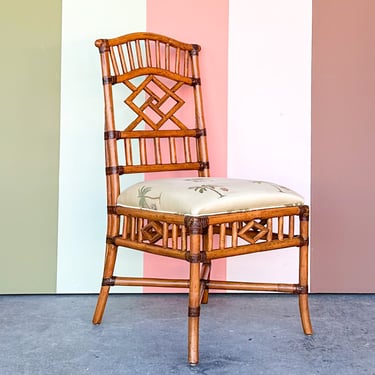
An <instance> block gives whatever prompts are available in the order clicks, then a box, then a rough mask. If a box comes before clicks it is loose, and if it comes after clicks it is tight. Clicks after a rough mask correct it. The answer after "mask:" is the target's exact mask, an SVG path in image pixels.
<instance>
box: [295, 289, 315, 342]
mask: <svg viewBox="0 0 375 375" xmlns="http://www.w3.org/2000/svg"><path fill="white" fill-rule="evenodd" d="M298 299H299V310H300V315H301V322H302V328H303V332H304V333H305V335H312V334H313V330H312V326H311V320H310V312H309V301H308V295H307V294H305V293H304V294H300V295H299V296H298Z"/></svg>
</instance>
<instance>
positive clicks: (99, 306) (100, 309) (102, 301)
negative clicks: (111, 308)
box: [92, 286, 110, 324]
mask: <svg viewBox="0 0 375 375" xmlns="http://www.w3.org/2000/svg"><path fill="white" fill-rule="evenodd" d="M109 288H110V287H109V286H102V287H101V289H100V293H99V297H98V301H97V303H96V308H95V312H94V316H93V318H92V322H93V324H100V323H101V322H102V319H103V314H104V309H105V305H106V303H107V299H108V294H109Z"/></svg>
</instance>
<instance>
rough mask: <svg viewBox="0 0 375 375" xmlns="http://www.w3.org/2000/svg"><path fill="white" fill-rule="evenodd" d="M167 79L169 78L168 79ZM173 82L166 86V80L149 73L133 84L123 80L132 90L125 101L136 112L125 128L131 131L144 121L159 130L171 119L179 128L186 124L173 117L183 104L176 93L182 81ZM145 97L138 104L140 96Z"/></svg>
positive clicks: (183, 127)
mask: <svg viewBox="0 0 375 375" xmlns="http://www.w3.org/2000/svg"><path fill="white" fill-rule="evenodd" d="M168 81H169V80H168ZM170 82H173V83H172V84H171V87H168V85H167V80H165V82H164V83H163V82H162V81H161V79H159V78H157V77H155V76H153V75H150V76H148V77H147V78H146V79H144V80H143V82H142V83H141V84H139V85H138V86H135V85H134V84H132V83H131V82H130V81H126V82H124V84H126V86H128V88H129V89H131V90H132V91H133V92H132V93H131V94H130V95H129V96H128V98H127V99H126V100H125V103H126V104H127V105H128V106H129V107H130V108H131V109H132V110H133V111H134V112H135V113H136V114H137V117H136V119H135V120H134V121H132V122H131V123H130V125H129V126H128V127H127V128H126V129H125V130H126V131H131V130H134V129H135V128H136V126H137V125H138V124H139V123H141V122H142V121H144V122H145V123H147V124H148V125H149V126H150V127H151V128H152V129H153V130H159V129H160V128H161V127H162V126H163V125H164V124H165V123H166V122H167V121H172V122H173V123H174V124H175V125H177V127H178V128H179V129H186V126H185V125H184V124H183V123H182V122H181V121H180V120H179V119H178V118H177V117H175V113H176V112H177V111H178V110H179V109H180V108H181V107H182V106H183V105H184V103H185V101H184V100H183V99H182V98H181V97H180V96H178V95H177V94H176V91H177V90H178V89H179V88H180V87H181V86H182V85H183V82H175V81H170ZM143 96H144V97H145V100H144V102H143V103H142V104H138V103H139V100H140V98H141V97H143Z"/></svg>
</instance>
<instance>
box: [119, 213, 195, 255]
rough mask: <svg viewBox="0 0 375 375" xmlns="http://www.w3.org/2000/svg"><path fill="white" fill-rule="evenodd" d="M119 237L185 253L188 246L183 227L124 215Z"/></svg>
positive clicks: (187, 238)
mask: <svg viewBox="0 0 375 375" xmlns="http://www.w3.org/2000/svg"><path fill="white" fill-rule="evenodd" d="M121 237H122V238H123V239H126V240H131V241H134V242H137V243H143V244H147V245H149V244H151V245H154V246H158V247H160V248H165V249H172V250H178V251H181V252H186V251H187V249H188V248H189V246H190V242H189V236H188V235H187V229H186V226H185V225H178V224H170V223H167V222H163V221H159V220H149V219H144V218H136V217H134V216H131V215H124V216H123V221H122V231H121Z"/></svg>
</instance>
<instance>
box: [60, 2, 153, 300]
mask: <svg viewBox="0 0 375 375" xmlns="http://www.w3.org/2000/svg"><path fill="white" fill-rule="evenodd" d="M62 9H63V18H62V24H63V26H62V72H61V138H60V185H59V228H58V230H59V232H58V264H57V293H79V292H82V293H90V292H97V291H98V287H99V285H100V279H101V274H102V269H103V257H104V246H105V231H106V213H105V206H106V200H105V176H104V151H103V120H104V116H103V97H102V86H101V75H100V63H99V54H98V50H97V48H96V47H95V46H94V41H95V40H96V39H98V38H110V37H115V36H118V35H121V34H125V33H129V32H134V31H141V30H145V29H146V0H138V1H132V0H107V1H105V2H103V1H102V0H63V2H62ZM139 178H142V176H138V177H137V179H138V180H139ZM134 181H135V180H134ZM121 253H123V251H122V252H121ZM121 256H122V254H121V255H120V257H121ZM119 264H123V266H122V267H123V269H122V270H118V271H119V273H127V274H129V273H131V274H132V275H134V276H141V275H142V273H143V255H142V254H141V253H138V252H137V253H135V252H132V255H131V257H130V258H127V259H126V261H124V262H121V260H120V262H119ZM121 291H124V289H121ZM129 291H130V290H129ZM131 291H133V292H137V291H138V292H139V291H140V289H138V288H132V289H131Z"/></svg>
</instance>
